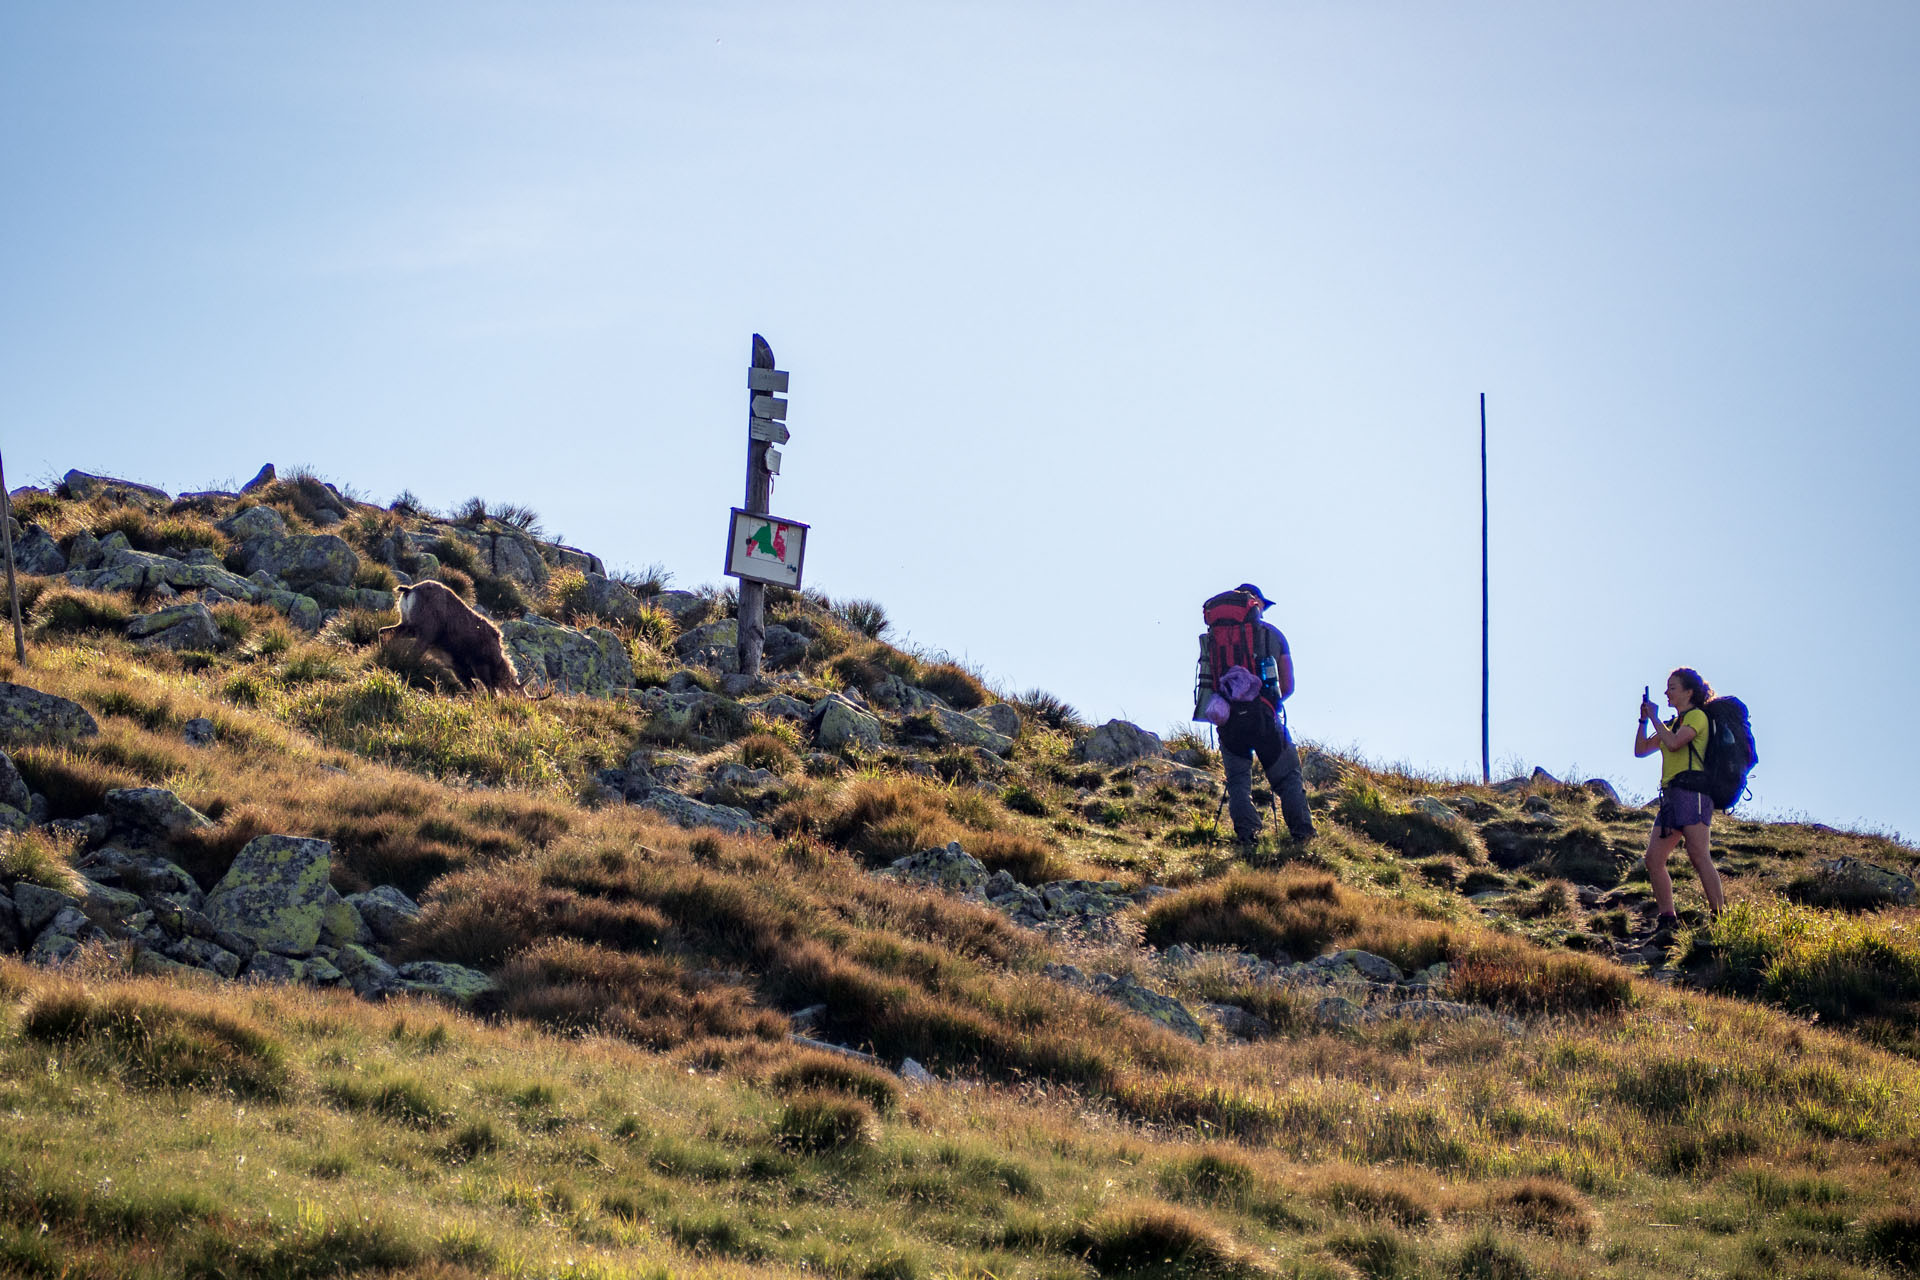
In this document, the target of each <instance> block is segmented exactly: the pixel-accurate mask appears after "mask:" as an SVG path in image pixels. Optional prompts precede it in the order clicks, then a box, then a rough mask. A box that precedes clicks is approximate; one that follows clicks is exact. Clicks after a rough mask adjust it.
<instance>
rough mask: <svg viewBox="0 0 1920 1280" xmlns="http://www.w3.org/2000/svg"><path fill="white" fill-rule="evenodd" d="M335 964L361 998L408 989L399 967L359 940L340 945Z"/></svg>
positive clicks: (372, 997)
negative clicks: (358, 941)
mask: <svg viewBox="0 0 1920 1280" xmlns="http://www.w3.org/2000/svg"><path fill="white" fill-rule="evenodd" d="M396 892H398V891H397V890H396ZM333 963H334V965H335V966H336V967H337V968H338V969H339V971H340V973H341V975H342V976H344V977H345V978H346V981H347V985H348V986H350V987H352V988H353V993H354V994H355V995H357V996H359V997H361V998H362V999H365V1000H380V999H384V998H386V997H387V996H390V995H395V994H398V993H399V992H401V991H404V990H406V983H405V982H403V981H402V980H401V977H400V972H399V970H397V969H395V968H394V967H393V966H392V965H390V964H388V963H387V962H386V961H385V960H382V959H381V958H380V957H379V956H377V955H375V954H374V953H373V952H371V951H369V950H368V949H367V948H365V947H363V946H361V945H359V944H358V943H352V942H350V943H347V944H346V945H345V946H343V947H341V948H340V949H339V950H338V951H337V952H335V953H334V957H333Z"/></svg>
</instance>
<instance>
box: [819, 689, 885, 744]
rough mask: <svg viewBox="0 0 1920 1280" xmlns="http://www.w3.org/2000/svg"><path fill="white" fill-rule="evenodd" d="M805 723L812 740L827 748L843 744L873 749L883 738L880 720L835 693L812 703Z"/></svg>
mask: <svg viewBox="0 0 1920 1280" xmlns="http://www.w3.org/2000/svg"><path fill="white" fill-rule="evenodd" d="M808 725H809V727H810V728H811V729H812V730H813V740H814V741H815V742H816V743H818V744H819V745H820V746H821V747H824V748H825V749H826V750H828V751H836V750H840V749H841V748H844V747H858V748H863V749H865V750H873V749H874V748H876V747H878V746H879V745H880V744H881V743H882V742H884V741H885V735H884V734H883V733H882V731H881V729H880V721H879V720H877V719H876V718H874V717H873V716H872V715H870V714H869V713H867V712H865V711H862V710H861V709H860V708H859V707H856V706H854V705H853V703H852V702H850V701H848V700H847V699H846V698H844V697H842V696H841V695H840V694H837V693H834V694H829V695H827V696H826V697H824V698H822V699H820V701H818V702H816V703H814V704H813V710H812V712H811V713H810V714H809V716H808Z"/></svg>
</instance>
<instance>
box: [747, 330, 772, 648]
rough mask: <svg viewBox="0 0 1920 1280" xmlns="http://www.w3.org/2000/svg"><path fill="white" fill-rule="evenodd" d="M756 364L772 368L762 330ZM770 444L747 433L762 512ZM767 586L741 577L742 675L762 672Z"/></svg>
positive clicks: (755, 509) (752, 502) (755, 502)
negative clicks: (768, 445) (768, 446)
mask: <svg viewBox="0 0 1920 1280" xmlns="http://www.w3.org/2000/svg"><path fill="white" fill-rule="evenodd" d="M753 367H754V368H756V369H771V368H773V348H772V347H770V346H768V345H767V340H766V339H765V338H763V337H761V336H760V335H759V334H757V333H756V334H754V335H753ZM747 412H748V414H749V415H751V414H752V412H753V388H752V387H751V386H749V387H748V388H747ZM766 460H767V444H766V442H765V441H761V440H755V439H754V438H753V437H752V436H748V437H747V502H746V507H747V510H748V511H750V512H752V513H753V514H754V515H757V516H763V515H766V514H767V512H768V511H770V510H771V509H772V502H773V473H772V472H770V471H768V470H767V466H766ZM766 602H767V589H766V587H765V586H764V585H762V584H761V583H758V582H755V581H753V580H752V579H751V578H742V579H741V580H740V613H739V629H740V640H739V646H740V648H739V652H740V671H741V674H743V675H749V676H756V677H757V676H758V675H759V674H760V662H761V655H762V654H763V653H764V652H765V650H766V643H767V613H766Z"/></svg>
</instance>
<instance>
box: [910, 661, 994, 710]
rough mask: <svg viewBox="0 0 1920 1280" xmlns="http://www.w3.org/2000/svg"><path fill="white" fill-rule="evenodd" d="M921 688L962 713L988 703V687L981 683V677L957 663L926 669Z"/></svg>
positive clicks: (932, 665) (937, 664) (938, 664)
mask: <svg viewBox="0 0 1920 1280" xmlns="http://www.w3.org/2000/svg"><path fill="white" fill-rule="evenodd" d="M920 687H921V688H922V689H925V690H926V691H927V692H928V693H931V694H934V695H936V696H938V697H939V698H940V699H942V700H943V701H944V702H946V704H947V705H948V706H950V707H956V708H958V709H959V710H961V711H972V710H973V709H974V708H976V707H982V706H985V705H986V702H987V687H986V686H985V685H984V684H981V683H980V677H979V676H977V675H975V674H974V673H973V672H971V671H969V670H967V669H966V668H965V667H963V666H961V665H960V664H959V663H957V662H936V663H933V664H931V665H930V666H928V667H926V668H925V669H924V670H922V671H921V673H920Z"/></svg>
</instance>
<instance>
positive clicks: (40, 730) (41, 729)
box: [0, 680, 100, 747]
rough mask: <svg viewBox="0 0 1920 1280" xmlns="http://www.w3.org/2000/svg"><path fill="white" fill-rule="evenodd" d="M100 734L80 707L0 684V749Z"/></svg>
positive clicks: (37, 691)
mask: <svg viewBox="0 0 1920 1280" xmlns="http://www.w3.org/2000/svg"><path fill="white" fill-rule="evenodd" d="M99 732H100V725H99V722H98V721H96V720H95V719H94V718H93V717H92V716H91V715H90V714H88V712H87V709H86V708H85V707H83V706H81V705H80V704H79V703H77V702H70V701H68V700H67V699H65V698H61V697H57V696H55V695H54V694H51V693H42V692H40V691H39V690H38V689H30V688H28V687H27V686H26V685H24V684H11V683H9V682H7V681H4V680H0V747H30V746H39V745H58V744H61V743H67V742H72V741H74V740H76V739H79V738H91V737H93V736H94V735H95V734H97V733H99Z"/></svg>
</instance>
